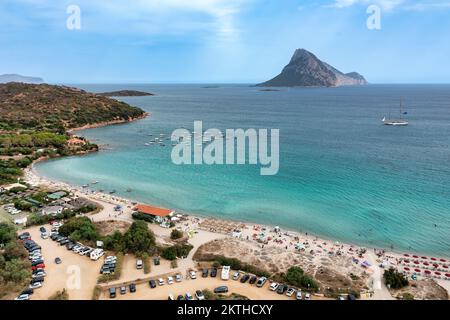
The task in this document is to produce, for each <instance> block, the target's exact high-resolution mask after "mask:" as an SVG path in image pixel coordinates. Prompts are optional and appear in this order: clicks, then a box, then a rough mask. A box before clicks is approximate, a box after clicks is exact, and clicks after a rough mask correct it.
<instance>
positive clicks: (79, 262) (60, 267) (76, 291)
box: [24, 225, 102, 300]
mask: <svg viewBox="0 0 450 320" xmlns="http://www.w3.org/2000/svg"><path fill="white" fill-rule="evenodd" d="M44 227H45V228H46V229H47V230H50V225H45V226H44ZM24 231H28V232H29V233H30V234H31V238H32V239H33V240H35V241H36V242H37V243H38V244H39V245H40V246H41V247H42V255H43V257H44V260H45V272H46V273H47V276H46V277H45V281H44V284H43V286H42V287H41V288H38V289H35V290H34V294H33V295H32V296H31V300H46V299H48V298H49V297H50V296H51V295H53V294H54V293H55V292H57V291H61V290H62V289H64V288H65V289H66V290H67V292H68V294H69V299H70V300H85V299H87V300H90V299H91V298H92V292H93V290H94V287H95V285H96V283H97V278H98V276H99V270H100V267H101V265H102V259H99V260H98V261H92V260H90V259H89V257H85V256H80V255H78V254H76V253H74V252H72V251H68V250H67V249H66V247H65V246H60V245H59V244H58V243H57V242H54V241H52V240H51V239H50V238H48V239H45V240H44V239H41V237H40V231H39V227H32V228H29V229H27V230H24ZM56 257H59V258H60V259H61V261H62V262H61V264H56V263H55V258H56ZM78 279H79V287H77V281H78Z"/></svg>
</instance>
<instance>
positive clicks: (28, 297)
mask: <svg viewBox="0 0 450 320" xmlns="http://www.w3.org/2000/svg"><path fill="white" fill-rule="evenodd" d="M14 300H30V295H29V294H21V295H20V296H18V297H17V298H15V299H14Z"/></svg>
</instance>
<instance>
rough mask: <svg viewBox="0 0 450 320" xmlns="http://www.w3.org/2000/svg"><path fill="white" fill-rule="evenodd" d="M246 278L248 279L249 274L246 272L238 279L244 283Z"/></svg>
mask: <svg viewBox="0 0 450 320" xmlns="http://www.w3.org/2000/svg"><path fill="white" fill-rule="evenodd" d="M248 279H250V276H249V275H248V274H244V275H243V276H242V278H241V280H240V281H241V283H246V282H247V280H248Z"/></svg>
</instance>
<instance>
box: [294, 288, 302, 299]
mask: <svg viewBox="0 0 450 320" xmlns="http://www.w3.org/2000/svg"><path fill="white" fill-rule="evenodd" d="M295 299H297V300H302V291H301V290H298V291H297V294H296V295H295Z"/></svg>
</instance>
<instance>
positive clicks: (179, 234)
mask: <svg viewBox="0 0 450 320" xmlns="http://www.w3.org/2000/svg"><path fill="white" fill-rule="evenodd" d="M182 237H183V232H181V231H180V230H177V229H173V230H172V232H171V233H170V239H172V240H177V239H180V238H182Z"/></svg>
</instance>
